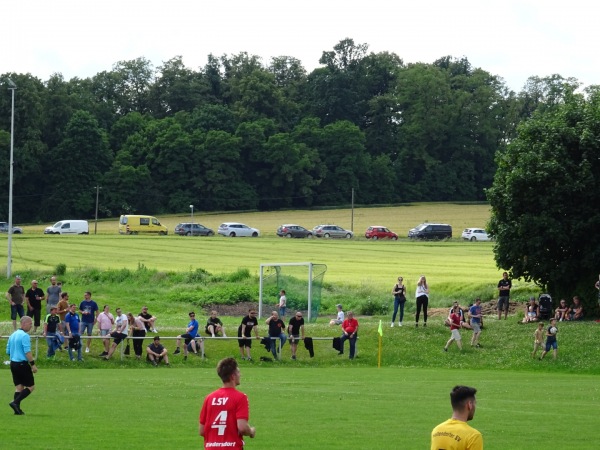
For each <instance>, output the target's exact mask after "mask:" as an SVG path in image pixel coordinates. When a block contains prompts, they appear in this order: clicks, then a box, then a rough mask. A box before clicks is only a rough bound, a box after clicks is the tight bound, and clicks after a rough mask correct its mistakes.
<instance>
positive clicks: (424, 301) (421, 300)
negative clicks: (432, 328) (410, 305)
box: [415, 275, 429, 327]
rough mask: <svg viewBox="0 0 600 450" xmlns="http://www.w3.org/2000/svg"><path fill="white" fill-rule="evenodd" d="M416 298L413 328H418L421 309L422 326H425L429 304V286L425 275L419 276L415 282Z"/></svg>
mask: <svg viewBox="0 0 600 450" xmlns="http://www.w3.org/2000/svg"><path fill="white" fill-rule="evenodd" d="M415 296H416V297H417V314H416V316H415V326H416V327H418V326H419V316H420V315H421V309H423V326H424V327H426V326H427V305H428V304H429V286H428V284H427V279H426V278H425V275H421V277H420V278H419V281H418V282H417V291H416V293H415Z"/></svg>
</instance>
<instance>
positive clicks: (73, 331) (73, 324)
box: [65, 303, 83, 361]
mask: <svg viewBox="0 0 600 450" xmlns="http://www.w3.org/2000/svg"><path fill="white" fill-rule="evenodd" d="M65 324H66V329H67V334H68V336H69V359H70V360H71V361H75V357H74V356H73V350H77V361H83V358H82V357H81V338H80V336H81V334H80V333H79V329H80V328H81V319H80V318H79V314H77V305H76V304H75V303H71V305H70V306H69V312H68V313H67V314H66V315H65Z"/></svg>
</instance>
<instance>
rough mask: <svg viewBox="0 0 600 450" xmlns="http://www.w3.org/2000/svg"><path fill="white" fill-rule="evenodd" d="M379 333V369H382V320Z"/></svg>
mask: <svg viewBox="0 0 600 450" xmlns="http://www.w3.org/2000/svg"><path fill="white" fill-rule="evenodd" d="M377 331H378V333H379V353H378V356H377V368H378V369H380V368H381V341H382V340H383V328H382V326H381V319H380V320H379V330H377Z"/></svg>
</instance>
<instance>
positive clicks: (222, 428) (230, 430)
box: [198, 358, 256, 450]
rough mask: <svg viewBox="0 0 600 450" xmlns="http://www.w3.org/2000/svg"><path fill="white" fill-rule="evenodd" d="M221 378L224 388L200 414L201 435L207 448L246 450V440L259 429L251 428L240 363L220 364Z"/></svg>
mask: <svg viewBox="0 0 600 450" xmlns="http://www.w3.org/2000/svg"><path fill="white" fill-rule="evenodd" d="M217 374H218V375H219V378H221V381H222V382H223V387H221V388H220V389H218V390H216V391H214V392H212V393H211V394H209V395H207V396H206V398H205V399H204V402H203V404H202V409H201V410H200V418H199V427H198V433H199V434H200V436H202V437H203V438H204V448H205V449H212V448H230V449H234V450H242V449H243V448H244V440H243V437H244V436H250V437H251V438H253V437H254V436H255V435H256V429H255V428H254V427H251V426H250V425H249V424H248V420H249V418H250V411H249V404H248V397H247V396H246V394H244V393H242V392H240V391H238V390H237V389H236V387H237V386H239V385H240V380H241V378H242V374H241V373H240V369H239V368H238V365H237V361H236V360H235V359H233V358H225V359H222V360H221V361H219V363H218V364H217Z"/></svg>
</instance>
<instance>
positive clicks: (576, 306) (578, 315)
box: [566, 295, 583, 320]
mask: <svg viewBox="0 0 600 450" xmlns="http://www.w3.org/2000/svg"><path fill="white" fill-rule="evenodd" d="M566 320H583V305H582V304H581V300H580V299H579V297H578V296H577V295H576V296H575V297H573V303H572V304H571V306H570V308H569V311H568V313H567V319H566Z"/></svg>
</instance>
